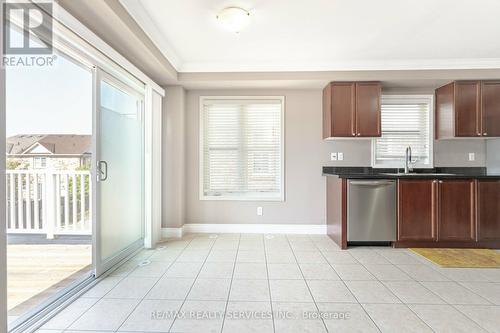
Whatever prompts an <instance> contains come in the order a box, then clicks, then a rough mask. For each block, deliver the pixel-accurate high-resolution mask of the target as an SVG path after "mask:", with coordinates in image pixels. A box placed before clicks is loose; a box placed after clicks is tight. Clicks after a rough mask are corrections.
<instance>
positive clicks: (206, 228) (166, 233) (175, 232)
mask: <svg viewBox="0 0 500 333" xmlns="http://www.w3.org/2000/svg"><path fill="white" fill-rule="evenodd" d="M186 233H221V234H222V233H239V234H252V233H255V234H305V235H307V234H309V235H326V225H324V224H323V225H320V224H185V225H184V226H183V227H182V228H162V236H163V238H167V237H182V235H183V234H186Z"/></svg>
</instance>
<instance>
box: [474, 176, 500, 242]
mask: <svg viewBox="0 0 500 333" xmlns="http://www.w3.org/2000/svg"><path fill="white" fill-rule="evenodd" d="M477 218H478V233H479V235H478V238H479V240H480V241H491V240H496V241H498V240H500V181H498V180H491V181H490V180H479V181H478V182H477Z"/></svg>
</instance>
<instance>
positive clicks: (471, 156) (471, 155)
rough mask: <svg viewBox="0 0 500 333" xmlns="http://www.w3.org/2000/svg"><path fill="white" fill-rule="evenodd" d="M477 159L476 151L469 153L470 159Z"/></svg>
mask: <svg viewBox="0 0 500 333" xmlns="http://www.w3.org/2000/svg"><path fill="white" fill-rule="evenodd" d="M475 160H476V154H475V153H469V161H475Z"/></svg>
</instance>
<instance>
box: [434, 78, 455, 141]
mask: <svg viewBox="0 0 500 333" xmlns="http://www.w3.org/2000/svg"><path fill="white" fill-rule="evenodd" d="M454 91H455V83H454V82H452V83H448V84H447V85H445V86H442V87H440V88H438V89H436V110H435V117H434V122H435V132H436V133H435V136H436V139H449V138H453V137H454V136H455V129H454V123H455V122H454V120H453V119H454V112H455V111H454V109H453V108H454V105H453V100H454V98H453V96H454Z"/></svg>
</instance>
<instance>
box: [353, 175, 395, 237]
mask: <svg viewBox="0 0 500 333" xmlns="http://www.w3.org/2000/svg"><path fill="white" fill-rule="evenodd" d="M348 184H349V186H348V189H347V194H348V199H347V241H348V242H351V243H356V242H365V243H376V242H391V241H395V240H396V181H395V180H381V179H376V180H371V179H366V180H365V179H363V180H349V181H348Z"/></svg>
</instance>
